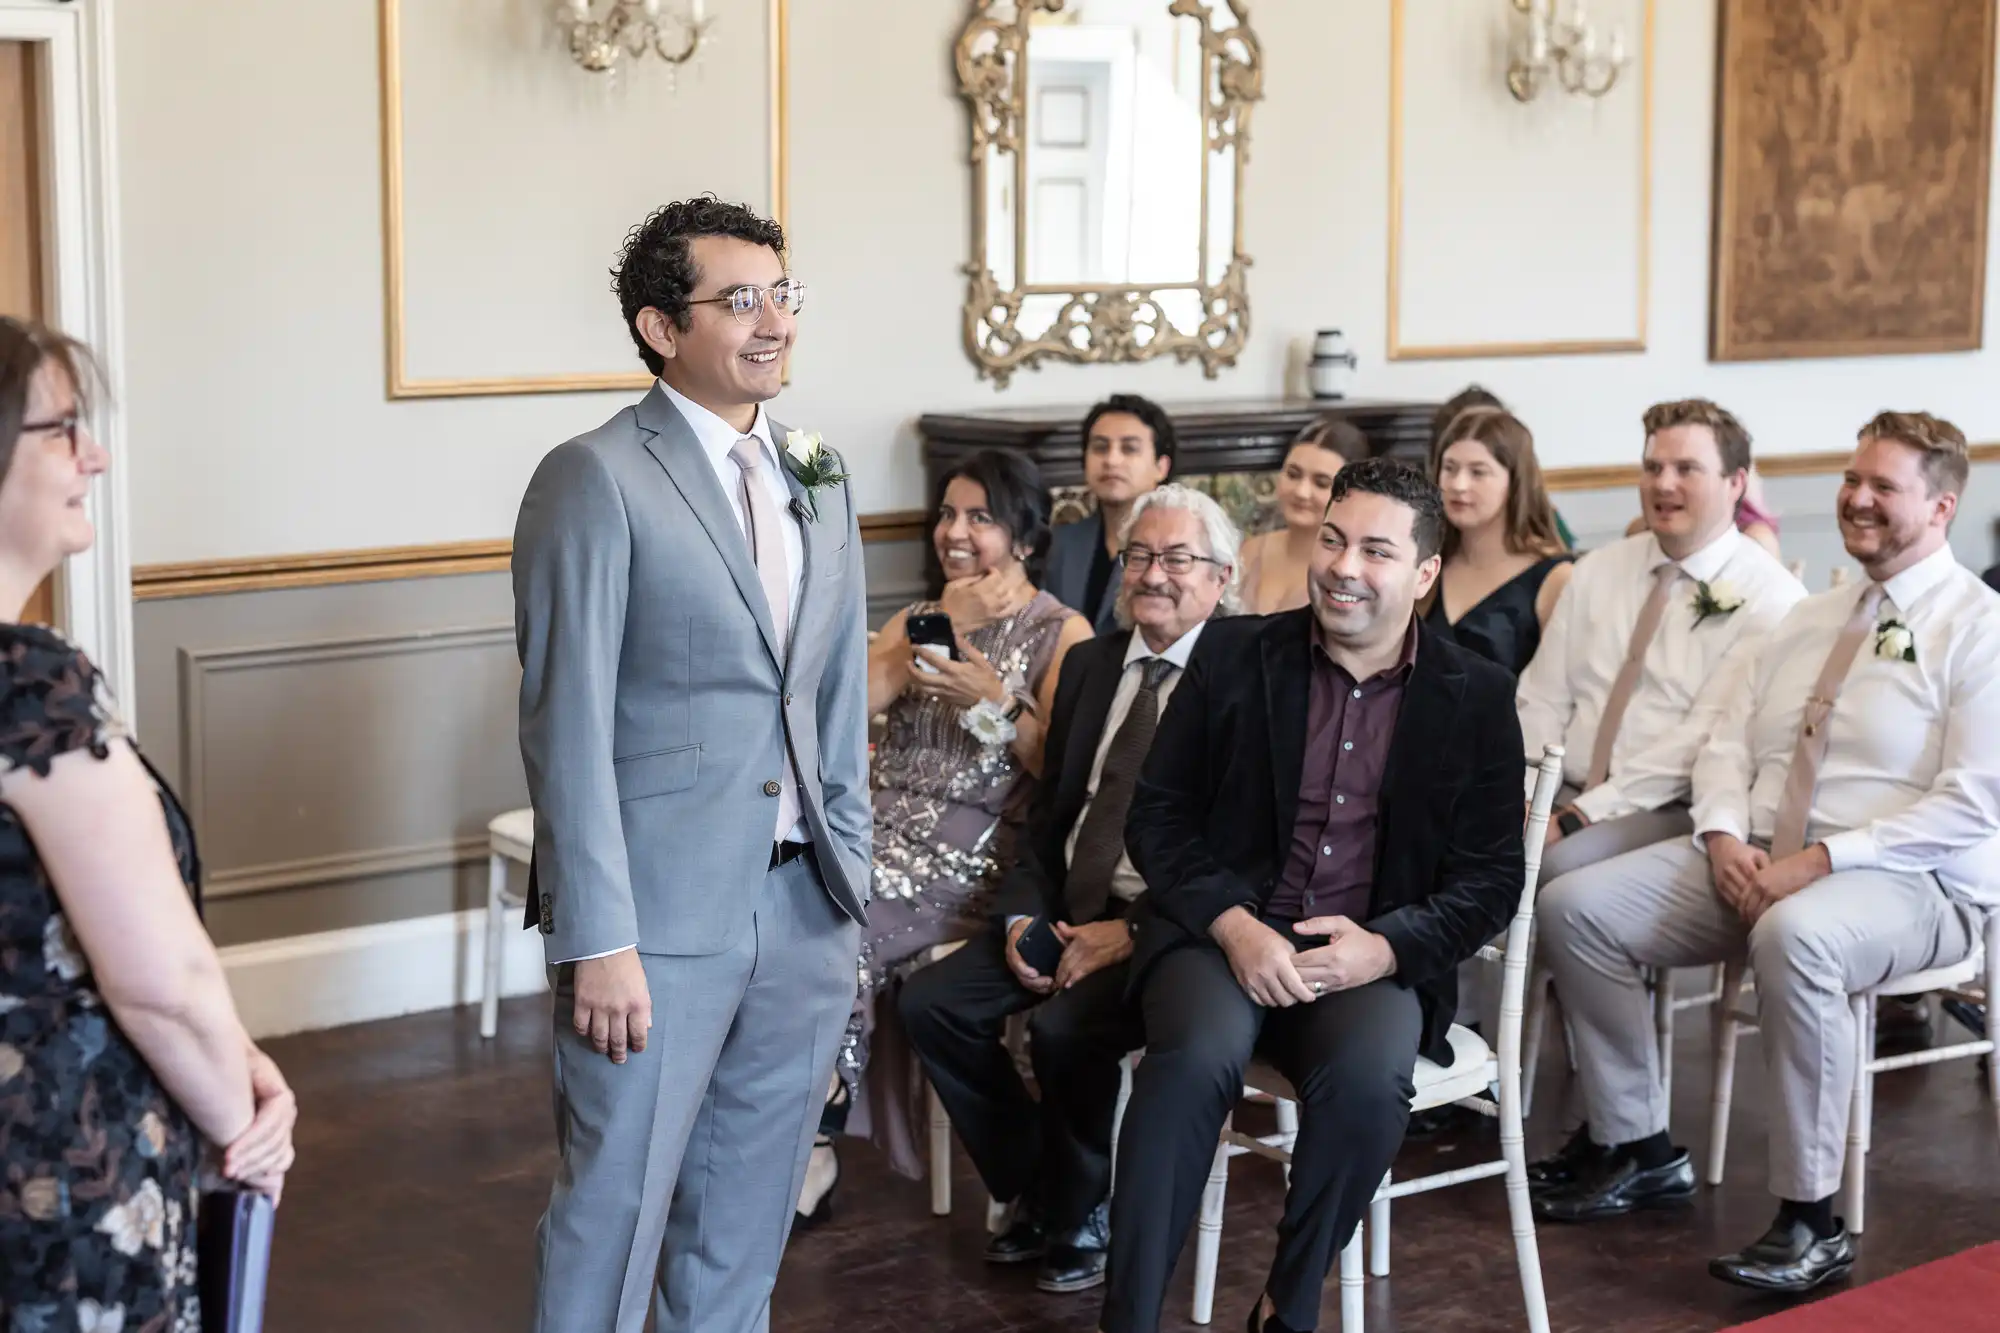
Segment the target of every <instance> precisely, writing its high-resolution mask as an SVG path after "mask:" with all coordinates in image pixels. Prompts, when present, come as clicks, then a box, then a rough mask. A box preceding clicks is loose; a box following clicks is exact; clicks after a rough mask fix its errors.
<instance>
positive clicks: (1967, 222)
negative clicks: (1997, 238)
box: [1709, 0, 1996, 361]
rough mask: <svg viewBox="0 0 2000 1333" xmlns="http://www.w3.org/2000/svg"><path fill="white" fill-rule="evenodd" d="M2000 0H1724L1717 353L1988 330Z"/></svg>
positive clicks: (1846, 351)
mask: <svg viewBox="0 0 2000 1333" xmlns="http://www.w3.org/2000/svg"><path fill="white" fill-rule="evenodd" d="M1995 4H1996V0H1722V5H1721V40H1720V48H1721V49H1720V52H1719V56H1718V68H1717V75H1716V89H1717V107H1716V155H1715V157H1716V187H1715V238H1714V239H1715V244H1714V249H1713V256H1712V261H1711V262H1712V264H1713V274H1712V278H1713V300H1712V302H1711V327H1710V349H1709V350H1710V355H1711V357H1712V359H1714V360H1717V361H1765V360H1779V359H1784V358H1791V357H1832V356H1889V355H1899V354H1908V353H1920V352H1958V351H1969V350H1971V349H1974V348H1977V347H1979V346H1981V344H1982V335H1983V321H1984V315H1985V310H1984V304H1985V291H1986V228H1987V199H1988V173H1989V172H1990V170H1991V164H1992V161H1993V60H1994V48H1993V41H1994V9H1995Z"/></svg>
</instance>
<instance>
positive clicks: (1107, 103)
mask: <svg viewBox="0 0 2000 1333" xmlns="http://www.w3.org/2000/svg"><path fill="white" fill-rule="evenodd" d="M957 65H958V84H959V95H960V96H962V97H964V98H965V100H966V103H967V105H968V107H969V108H970V110H971V120H972V260H971V262H970V263H968V264H967V265H966V268H965V271H966V274H967V276H968V278H969V279H970V283H969V285H968V288H967V291H966V298H965V347H966V351H967V353H968V354H970V356H971V357H972V359H973V361H974V363H975V364H977V365H978V366H979V370H980V374H982V375H990V376H991V377H992V378H993V379H994V381H995V382H996V384H997V385H998V386H999V387H1001V388H1004V387H1006V384H1007V381H1008V378H1009V377H1010V376H1011V375H1012V374H1013V372H1014V371H1015V370H1016V369H1018V368H1019V367H1022V366H1030V367H1038V366H1039V365H1040V363H1041V362H1042V361H1044V360H1046V359H1049V358H1052V357H1053V358H1059V359H1062V360H1066V361H1077V362H1092V361H1150V360H1152V359H1153V358H1155V357H1160V356H1168V355H1171V356H1173V357H1175V358H1176V359H1178V360H1180V361H1183V362H1185V361H1191V360H1196V359H1199V360H1200V362H1201V364H1202V370H1203V372H1204V373H1205V374H1207V375H1208V376H1209V378H1211V379H1212V378H1214V377H1215V375H1216V373H1217V372H1218V371H1219V370H1221V368H1222V367H1224V366H1228V365H1233V364H1235V361H1236V357H1237V355H1238V354H1239V353H1240V352H1241V351H1242V349H1243V343H1244V340H1245V338H1246V337H1247V336H1248V334H1249V330H1250V303H1249V295H1248V292H1247V290H1246V287H1245V282H1244V274H1245V270H1246V269H1247V268H1248V266H1249V263H1250V259H1249V257H1248V256H1247V255H1245V254H1244V253H1243V167H1244V163H1245V161H1246V160H1247V159H1248V158H1249V155H1250V109H1251V107H1252V106H1253V105H1254V104H1255V103H1256V102H1257V101H1258V100H1259V99H1260V98H1261V97H1262V96H1263V66H1262V61H1261V59H1260V53H1259V49H1258V45H1257V37H1256V34H1255V33H1253V32H1252V31H1251V30H1250V23H1249V19H1248V17H1247V16H1246V15H1245V12H1244V0H973V3H972V16H971V17H970V18H969V19H968V20H967V21H966V25H965V30H964V31H963V32H962V33H960V34H959V39H958V49H957Z"/></svg>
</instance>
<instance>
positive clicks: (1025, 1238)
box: [986, 1212, 1049, 1264]
mask: <svg viewBox="0 0 2000 1333" xmlns="http://www.w3.org/2000/svg"><path fill="white" fill-rule="evenodd" d="M1048 1252H1049V1237H1048V1233H1047V1232H1045V1231H1043V1230H1042V1220H1041V1218H1039V1217H1037V1216H1035V1215H1034V1214H1033V1213H1026V1212H1023V1213H1020V1214H1018V1215H1017V1216H1016V1217H1015V1218H1014V1221H1013V1223H1012V1224H1011V1225H1009V1226H1008V1228H1007V1229H1006V1230H1005V1231H1002V1232H1001V1233H1000V1234H999V1235H997V1236H995V1237H994V1238H993V1239H992V1240H990V1241H987V1242H986V1262H987V1263H989V1264H1031V1263H1033V1262H1034V1261H1035V1260H1037V1259H1039V1258H1041V1257H1042V1256H1043V1255H1045V1254H1047V1253H1048Z"/></svg>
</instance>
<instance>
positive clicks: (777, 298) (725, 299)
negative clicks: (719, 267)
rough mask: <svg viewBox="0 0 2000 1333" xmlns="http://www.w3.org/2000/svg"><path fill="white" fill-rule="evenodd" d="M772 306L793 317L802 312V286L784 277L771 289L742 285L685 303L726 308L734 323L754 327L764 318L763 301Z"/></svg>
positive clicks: (803, 306) (802, 284)
mask: <svg viewBox="0 0 2000 1333" xmlns="http://www.w3.org/2000/svg"><path fill="white" fill-rule="evenodd" d="M767 299H768V300H770V301H772V302H774V303H776V305H777V307H778V309H780V310H782V311H784V312H785V313H786V314H788V315H796V314H798V313H799V311H801V310H803V309H805V304H806V285H805V284H804V283H803V282H800V281H798V280H797V279H795V278H785V279H782V280H781V281H779V282H778V283H777V285H776V286H772V287H756V286H748V285H746V286H742V287H738V288H737V289H736V290H735V291H732V292H726V293H724V294H723V295H721V296H709V297H704V298H703V299H701V300H699V301H689V302H688V304H689V305H726V306H728V307H729V313H730V314H732V315H734V316H735V317H736V322H737V323H738V324H755V323H756V322H757V321H758V320H760V319H762V318H763V317H764V302H765V301H766V300H767Z"/></svg>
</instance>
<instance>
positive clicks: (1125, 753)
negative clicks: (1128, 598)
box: [1063, 657, 1174, 926]
mask: <svg viewBox="0 0 2000 1333" xmlns="http://www.w3.org/2000/svg"><path fill="white" fill-rule="evenodd" d="M1173 669H1174V664H1173V663H1171V662H1169V661H1167V659H1166V658H1164V657H1155V658H1151V659H1149V660H1148V661H1147V662H1146V665H1145V674H1144V675H1143V676H1141V677H1140V679H1139V692H1138V693H1137V694H1136V695H1134V696H1133V697H1132V707H1131V708H1130V709H1129V710H1128V711H1127V712H1126V714H1125V720H1124V721H1123V722H1122V723H1120V724H1119V726H1118V731H1117V733H1116V734H1114V735H1113V736H1112V737H1111V745H1110V747H1109V748H1108V749H1106V750H1105V752H1104V770H1103V772H1101V773H1099V774H1098V775H1097V794H1096V795H1095V796H1093V797H1091V798H1090V809H1089V810H1088V811H1086V812H1085V813H1084V816H1083V827H1082V828H1080V829H1078V830H1077V834H1076V850H1075V851H1074V852H1073V853H1071V854H1070V858H1069V873H1068V874H1067V875H1066V876H1065V877H1064V878H1063V901H1064V905H1065V906H1067V907H1068V908H1069V920H1070V924H1071V925H1073V926H1080V925H1083V924H1085V923H1086V922H1091V921H1095V920H1097V918H1098V917H1100V916H1102V915H1103V914H1104V905H1105V904H1106V903H1107V902H1109V901H1110V899H1111V877H1112V876H1113V875H1114V874H1116V873H1117V870H1118V862H1119V861H1120V860H1121V859H1122V858H1123V857H1124V855H1125V816H1126V814H1127V812H1129V811H1130V810H1131V808H1132V792H1133V789H1134V788H1136V787H1137V786H1138V784H1139V770H1140V769H1141V768H1143V767H1145V764H1146V751H1148V750H1150V749H1152V748H1153V733H1154V731H1156V730H1157V729H1158V728H1159V725H1160V686H1161V684H1162V683H1164V682H1165V680H1166V679H1167V676H1168V674H1169V673H1171V672H1172V671H1173Z"/></svg>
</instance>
